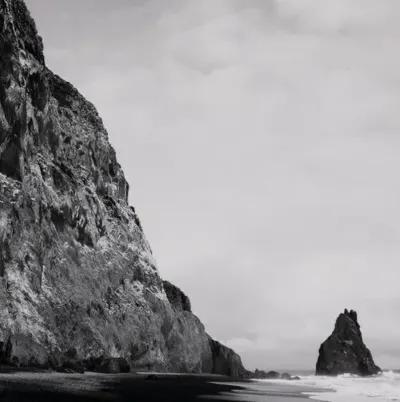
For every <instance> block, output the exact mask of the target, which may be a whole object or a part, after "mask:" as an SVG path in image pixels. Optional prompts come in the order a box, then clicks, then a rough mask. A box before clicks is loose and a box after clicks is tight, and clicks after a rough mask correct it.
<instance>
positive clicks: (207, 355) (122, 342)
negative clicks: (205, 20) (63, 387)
mask: <svg viewBox="0 0 400 402" xmlns="http://www.w3.org/2000/svg"><path fill="white" fill-rule="evenodd" d="M128 191H129V186H128V183H127V182H126V180H125V177H124V173H123V172H122V170H121V167H120V165H119V164H118V162H117V159H116V155H115V152H114V149H113V148H112V147H111V145H110V143H109V141H108V136H107V132H106V130H105V129H104V127H103V124H102V121H101V119H100V117H99V116H98V114H97V112H96V109H95V107H94V106H93V105H92V104H91V103H90V102H88V101H87V100H86V99H85V98H84V97H83V96H82V95H81V94H80V93H79V92H78V91H77V90H76V89H75V88H74V87H73V86H72V85H71V84H69V83H68V82H65V81H64V80H63V79H61V78H60V77H58V76H57V75H55V74H53V73H52V72H51V71H50V70H49V69H48V68H47V67H46V65H45V60H44V56H43V45H42V40H41V38H40V37H39V36H38V34H37V31H36V27H35V24H34V22H33V20H32V19H31V17H30V15H29V12H28V11H27V8H26V6H25V4H24V2H23V1H22V0H0V364H8V365H13V366H19V367H21V366H31V367H32V366H35V367H51V368H54V369H60V370H67V371H68V370H78V371H80V370H82V369H90V370H98V371H106V372H115V371H127V370H129V368H134V369H153V370H163V371H166V370H168V371H176V372H215V373H221V372H222V373H224V374H225V373H228V374H232V375H240V373H241V372H244V369H243V366H242V364H241V361H240V358H239V356H237V355H236V354H235V353H234V352H233V351H231V350H230V349H228V348H225V347H224V346H222V345H220V344H218V343H216V342H215V341H213V340H212V339H211V338H210V337H209V336H208V334H207V333H206V332H205V329H204V327H203V325H202V323H201V322H200V321H199V319H198V318H197V317H196V316H195V315H194V314H193V313H192V312H191V308H190V302H189V299H188V298H187V297H186V296H185V295H184V294H183V293H182V292H180V290H179V289H178V288H176V287H175V286H173V285H171V284H169V283H168V282H163V281H162V280H161V278H160V276H159V273H158V270H157V267H156V264H155V262H154V259H153V256H152V252H151V249H150V246H149V244H148V242H147V240H146V238H145V236H144V234H143V230H142V227H141V224H140V221H139V218H138V216H137V214H136V212H135V209H134V208H133V207H131V206H129V205H128ZM216 345H217V346H216Z"/></svg>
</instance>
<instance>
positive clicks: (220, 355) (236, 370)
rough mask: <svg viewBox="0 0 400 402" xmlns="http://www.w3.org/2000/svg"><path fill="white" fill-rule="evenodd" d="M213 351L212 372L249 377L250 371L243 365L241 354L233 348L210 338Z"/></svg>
mask: <svg viewBox="0 0 400 402" xmlns="http://www.w3.org/2000/svg"><path fill="white" fill-rule="evenodd" d="M209 342H210V346H211V351H212V370H211V372H212V373H215V374H223V375H227V376H230V377H247V376H248V374H249V373H248V371H247V370H246V369H245V368H244V367H243V364H242V360H241V358H240V356H239V355H238V354H237V353H235V352H234V351H233V350H232V349H230V348H228V347H226V346H224V345H222V344H221V343H219V342H217V341H214V340H213V339H211V338H209Z"/></svg>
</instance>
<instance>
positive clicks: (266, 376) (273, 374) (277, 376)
mask: <svg viewBox="0 0 400 402" xmlns="http://www.w3.org/2000/svg"><path fill="white" fill-rule="evenodd" d="M249 377H250V378H254V379H258V380H300V377H298V376H292V375H291V374H289V373H282V374H281V373H279V372H277V371H273V370H272V371H268V372H267V371H264V370H258V369H256V370H255V371H254V372H253V373H250V375H249Z"/></svg>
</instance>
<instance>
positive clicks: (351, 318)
mask: <svg viewBox="0 0 400 402" xmlns="http://www.w3.org/2000/svg"><path fill="white" fill-rule="evenodd" d="M379 372H380V368H379V367H378V366H376V365H375V363H374V360H373V358H372V354H371V352H370V351H369V349H368V348H367V347H366V346H365V344H364V342H363V339H362V335H361V330H360V325H359V323H358V320H357V313H356V312H355V311H353V310H350V311H348V310H347V309H346V310H345V311H344V313H342V314H340V315H339V317H338V318H337V320H336V324H335V328H334V330H333V332H332V334H331V335H330V336H329V338H328V339H326V341H325V342H324V343H322V345H321V347H320V349H319V356H318V361H317V367H316V374H317V375H338V374H345V373H349V374H357V375H362V376H368V375H373V374H377V373H379Z"/></svg>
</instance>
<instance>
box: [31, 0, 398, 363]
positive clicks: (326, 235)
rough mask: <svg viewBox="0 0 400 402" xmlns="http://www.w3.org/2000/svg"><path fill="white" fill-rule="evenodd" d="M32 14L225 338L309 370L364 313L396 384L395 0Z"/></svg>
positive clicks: (145, 219)
mask: <svg viewBox="0 0 400 402" xmlns="http://www.w3.org/2000/svg"><path fill="white" fill-rule="evenodd" d="M26 2H27V4H28V7H29V8H30V10H31V12H32V14H33V16H34V18H35V19H36V22H37V25H38V29H39V32H40V34H41V35H42V37H43V39H44V45H45V56H46V62H47V65H48V66H49V67H50V68H51V69H52V70H53V71H55V72H56V73H57V74H59V75H61V76H62V77H63V78H65V79H66V80H68V81H70V82H72V83H73V84H74V85H75V86H76V87H77V88H78V89H79V90H80V91H81V92H82V93H83V94H84V95H85V96H86V97H87V98H88V99H89V100H90V101H92V102H93V103H94V104H95V105H96V107H97V108H98V110H99V113H100V115H101V116H102V118H103V120H104V123H105V125H106V128H107V129H108V132H109V137H110V141H111V143H112V144H113V146H114V147H115V149H116V151H117V155H118V159H119V161H120V163H121V165H122V167H123V169H124V171H125V174H126V177H127V179H128V181H129V183H130V185H131V193H130V202H131V204H133V205H134V206H135V208H136V210H137V211H138V213H139V216H140V218H141V221H142V223H143V226H144V230H145V233H146V235H147V237H148V239H149V241H150V244H151V246H152V249H153V252H154V255H155V258H156V260H157V262H158V265H159V271H160V274H161V276H162V277H164V278H167V279H168V280H171V281H173V282H175V283H176V284H177V285H178V286H180V287H181V288H182V289H183V290H184V291H185V292H186V293H187V294H188V295H189V296H190V297H191V300H192V305H193V310H194V312H195V313H196V314H197V315H198V316H199V317H200V318H201V320H202V321H203V323H204V324H205V325H206V328H207V329H208V331H209V332H210V334H211V335H212V336H214V337H216V338H217V339H219V340H220V341H223V342H225V343H227V344H228V345H229V346H231V347H233V348H234V349H235V350H236V351H238V352H239V353H240V354H241V356H242V359H243V361H244V363H245V365H246V366H247V367H248V368H249V369H254V368H256V367H258V368H262V369H292V370H294V369H312V368H314V366H315V362H316V359H317V353H318V347H319V344H320V343H321V342H322V341H323V340H324V339H325V338H326V337H327V336H328V335H329V334H330V333H331V331H332V329H333V325H334V321H335V318H336V316H337V315H338V314H339V313H340V312H341V311H342V310H343V309H344V308H345V307H347V308H353V309H356V310H357V311H358V313H359V320H360V323H361V326H362V330H363V335H364V340H365V341H366V343H367V346H369V348H370V349H371V350H372V353H373V355H374V358H375V361H376V363H377V364H378V365H381V366H382V367H386V368H400V341H399V340H400V319H399V311H400V292H399V287H400V269H399V265H400V247H399V245H400V185H399V184H400V183H399V178H398V177H399V175H398V172H399V171H400V158H399V150H400V136H399V134H398V132H399V129H400V113H399V105H400V56H399V51H398V43H399V39H400V25H399V24H398V21H399V19H400V2H399V1H398V0H379V1H376V0H335V1H329V0H168V1H165V0H113V1H109V0H68V1H66V0H26Z"/></svg>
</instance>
